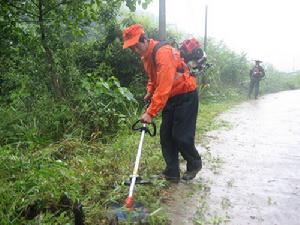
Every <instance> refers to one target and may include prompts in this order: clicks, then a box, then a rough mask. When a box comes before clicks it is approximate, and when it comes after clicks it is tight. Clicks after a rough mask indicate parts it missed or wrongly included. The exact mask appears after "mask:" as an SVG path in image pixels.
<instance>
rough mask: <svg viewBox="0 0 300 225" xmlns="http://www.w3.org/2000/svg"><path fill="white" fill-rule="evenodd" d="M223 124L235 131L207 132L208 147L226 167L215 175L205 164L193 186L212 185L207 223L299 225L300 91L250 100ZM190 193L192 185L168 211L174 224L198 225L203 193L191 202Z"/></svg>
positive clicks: (182, 187)
mask: <svg viewBox="0 0 300 225" xmlns="http://www.w3.org/2000/svg"><path fill="white" fill-rule="evenodd" d="M219 119H220V120H223V121H226V122H228V123H229V124H230V127H231V128H230V129H228V128H221V129H218V130H215V131H211V132H209V133H207V134H206V137H207V139H208V141H209V144H208V145H207V146H206V148H207V149H209V151H210V152H211V154H213V155H215V156H218V157H220V158H221V159H222V160H223V161H224V163H222V164H221V166H220V168H219V169H218V171H219V172H218V173H217V174H216V173H214V172H212V171H211V170H210V169H209V168H206V167H205V165H204V168H203V170H202V171H201V172H200V173H199V174H198V175H197V179H195V180H194V181H193V183H194V184H195V183H197V182H208V183H210V184H209V186H210V191H209V194H208V198H207V203H208V206H209V209H208V211H207V212H206V215H205V216H206V217H207V218H210V219H206V221H214V218H215V221H216V220H217V219H216V218H219V224H230V225H246V224H247V225H248V224H251V225H260V224H263V225H299V224H300V90H295V91H286V92H280V93H276V94H270V95H266V96H263V97H260V98H259V99H258V100H249V101H247V102H245V103H243V104H241V105H238V106H236V107H234V108H233V109H232V110H230V111H228V112H226V113H224V114H222V115H221V116H220V117H219ZM199 148H200V151H202V150H203V148H201V147H199ZM201 149H202V150H201ZM189 191H191V189H190V187H189V185H188V184H179V185H178V186H177V187H176V188H175V191H174V196H175V197H174V199H175V200H174V201H173V202H171V205H170V208H169V211H170V214H171V216H172V218H173V221H172V224H174V225H176V224H181V225H184V224H196V223H195V217H197V216H198V217H199V215H197V210H198V209H197V208H199V201H201V200H199V196H201V193H200V191H198V193H197V190H195V189H193V190H192V191H193V192H194V195H193V197H189V198H186V197H182V193H184V192H189ZM176 196H177V197H176ZM197 196H198V198H197ZM176 199H177V200H176ZM198 214H199V213H198ZM193 218H194V222H193ZM206 223H207V224H208V222H206ZM209 224H211V223H209Z"/></svg>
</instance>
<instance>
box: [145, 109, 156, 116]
mask: <svg viewBox="0 0 300 225" xmlns="http://www.w3.org/2000/svg"><path fill="white" fill-rule="evenodd" d="M147 113H148V114H149V115H150V116H151V117H152V118H153V117H155V116H156V114H157V113H155V112H153V111H152V110H151V109H150V108H148V109H147Z"/></svg>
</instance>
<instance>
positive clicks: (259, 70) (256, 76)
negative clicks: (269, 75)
mask: <svg viewBox="0 0 300 225" xmlns="http://www.w3.org/2000/svg"><path fill="white" fill-rule="evenodd" d="M261 62H262V61H260V60H255V66H254V67H253V68H252V69H251V70H250V86H249V92H248V98H251V94H252V91H253V88H254V97H255V99H257V97H258V92H259V82H260V81H261V79H262V78H263V77H264V76H265V70H264V69H263V67H262V66H261V65H259V64H260V63H261Z"/></svg>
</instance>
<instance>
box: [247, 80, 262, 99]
mask: <svg viewBox="0 0 300 225" xmlns="http://www.w3.org/2000/svg"><path fill="white" fill-rule="evenodd" d="M259 82H260V79H259V78H251V81H250V86H249V93H248V97H249V98H250V97H251V94H252V91H253V88H254V97H255V99H256V98H257V96H258V92H259Z"/></svg>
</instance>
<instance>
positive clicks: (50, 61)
mask: <svg viewBox="0 0 300 225" xmlns="http://www.w3.org/2000/svg"><path fill="white" fill-rule="evenodd" d="M43 5H44V4H43V0H39V4H38V6H39V26H40V34H41V42H42V46H43V48H44V50H45V58H46V61H47V70H48V72H49V74H50V78H51V86H52V89H53V90H54V93H55V96H56V97H57V98H60V99H62V98H63V97H64V91H63V88H62V87H61V84H60V80H59V76H58V74H57V71H56V68H55V63H54V57H53V52H52V50H51V48H50V46H49V44H48V40H47V37H46V28H45V24H44V18H43V16H44V14H43Z"/></svg>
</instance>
